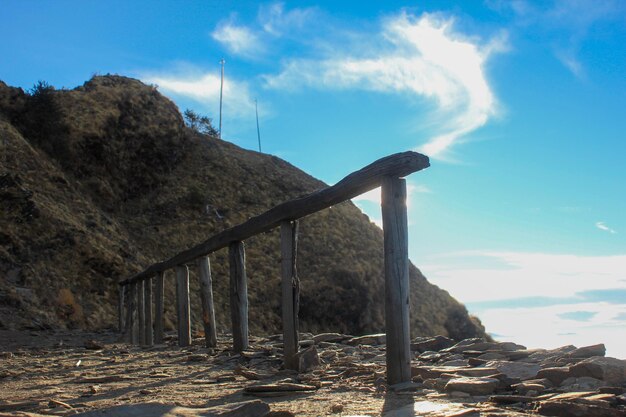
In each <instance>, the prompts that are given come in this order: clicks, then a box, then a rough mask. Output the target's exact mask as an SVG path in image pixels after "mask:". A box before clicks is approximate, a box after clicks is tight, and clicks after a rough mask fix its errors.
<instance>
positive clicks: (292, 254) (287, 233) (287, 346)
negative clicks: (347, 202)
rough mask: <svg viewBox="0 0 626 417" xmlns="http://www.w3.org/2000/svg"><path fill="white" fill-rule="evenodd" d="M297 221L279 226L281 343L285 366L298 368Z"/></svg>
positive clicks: (298, 293) (298, 285)
mask: <svg viewBox="0 0 626 417" xmlns="http://www.w3.org/2000/svg"><path fill="white" fill-rule="evenodd" d="M297 250H298V222H297V221H293V222H289V221H285V222H283V223H282V224H281V227H280V255H281V277H282V282H281V287H282V313H283V345H284V349H283V351H284V355H285V368H286V369H294V370H298V363H299V361H298V356H297V353H298V309H299V307H300V280H299V279H298V274H297V269H296V265H297V264H296V258H297V256H296V255H297Z"/></svg>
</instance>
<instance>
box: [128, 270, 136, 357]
mask: <svg viewBox="0 0 626 417" xmlns="http://www.w3.org/2000/svg"><path fill="white" fill-rule="evenodd" d="M127 306H128V310H127V316H128V319H127V320H128V321H127V326H128V342H129V343H130V344H131V345H135V344H137V339H138V338H137V321H136V320H135V314H136V310H137V283H136V282H133V283H131V284H130V286H129V287H128V304H127Z"/></svg>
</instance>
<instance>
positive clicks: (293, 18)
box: [258, 3, 316, 36]
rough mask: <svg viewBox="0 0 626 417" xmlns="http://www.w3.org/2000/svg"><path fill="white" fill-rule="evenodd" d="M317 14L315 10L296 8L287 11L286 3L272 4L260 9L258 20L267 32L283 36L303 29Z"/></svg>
mask: <svg viewBox="0 0 626 417" xmlns="http://www.w3.org/2000/svg"><path fill="white" fill-rule="evenodd" d="M315 14H316V9H314V8H304V9H303V8H295V9H291V10H288V11H286V10H285V5H284V3H272V4H270V5H263V6H261V7H260V8H259V17H258V20H259V23H260V24H261V25H262V27H263V30H264V31H265V32H267V33H269V34H272V35H274V36H282V35H284V34H288V33H290V32H292V31H294V30H296V31H297V30H300V29H302V28H303V27H304V26H305V24H306V23H307V22H309V21H310V19H311V18H313V16H314V15H315Z"/></svg>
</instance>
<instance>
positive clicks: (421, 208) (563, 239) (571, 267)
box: [0, 0, 626, 358]
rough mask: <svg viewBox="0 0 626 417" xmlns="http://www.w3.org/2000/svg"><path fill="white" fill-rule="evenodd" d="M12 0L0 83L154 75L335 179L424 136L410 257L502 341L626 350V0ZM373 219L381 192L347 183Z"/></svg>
mask: <svg viewBox="0 0 626 417" xmlns="http://www.w3.org/2000/svg"><path fill="white" fill-rule="evenodd" d="M377 3H383V2H356V1H354V2H351V1H341V2H330V1H328V2H325V1H318V2H312V1H311V2H304V1H303V2H285V3H279V2H262V3H258V2H245V1H243V2H241V1H240V2H226V1H223V2H217V1H188V2H174V1H172V2H165V1H163V2H153V1H133V2H127V1H107V2H95V1H91V2H85V1H63V0H61V1H11V0H5V1H4V2H3V4H2V12H0V37H1V39H3V42H2V43H0V56H1V57H2V59H1V60H0V79H2V80H3V81H5V82H7V83H8V84H10V85H16V86H21V87H23V88H25V89H28V88H30V87H32V86H33V84H35V83H36V82H37V81H38V80H45V81H47V82H49V83H50V84H52V85H54V86H56V87H58V88H60V87H67V88H73V87H76V86H78V85H80V84H82V83H83V82H84V81H86V80H87V79H89V78H90V77H91V76H92V75H94V74H106V73H117V74H123V75H128V76H132V77H136V78H139V79H141V80H143V81H145V82H147V83H153V84H156V85H158V86H159V89H160V91H161V92H162V93H164V94H165V95H167V96H169V97H171V98H172V99H174V100H175V101H176V102H177V104H178V105H179V106H180V107H181V109H185V108H192V109H194V110H196V111H198V112H200V113H202V114H207V115H209V116H210V117H212V118H213V119H214V122H215V123H217V119H218V101H219V71H220V67H219V60H220V59H221V58H224V59H225V60H226V64H225V73H226V82H225V91H224V114H223V137H224V138H225V139H227V140H230V141H232V142H234V143H236V144H238V145H240V146H242V147H244V148H248V149H253V150H255V149H257V136H256V122H255V113H254V110H255V107H254V101H255V100H257V101H258V105H259V114H260V129H261V137H262V143H263V151H264V152H266V153H271V154H274V155H277V156H280V157H282V158H284V159H286V160H288V161H289V162H291V163H293V164H294V165H296V166H298V167H300V168H302V169H304V170H306V171H307V172H309V173H311V174H312V175H314V176H316V177H318V178H320V179H322V180H324V181H326V182H328V183H334V182H336V181H338V180H339V179H341V178H342V177H343V176H345V175H346V174H348V173H349V172H351V171H354V170H356V169H359V168H361V167H362V166H364V165H366V164H368V163H370V162H372V161H373V160H375V159H378V158H380V157H382V156H385V155H388V154H391V153H394V152H399V151H405V150H411V149H412V150H417V151H421V152H423V153H426V154H428V155H429V156H430V157H431V165H432V166H431V168H429V169H428V170H426V171H423V172H420V173H417V174H414V175H412V176H410V177H409V178H408V184H409V202H408V203H409V222H410V232H409V233H410V236H409V240H410V256H411V259H412V260H413V261H414V263H415V264H416V265H418V266H419V267H420V268H421V269H422V271H423V272H424V274H425V275H426V276H427V277H428V278H429V279H430V280H431V281H432V282H434V283H436V284H437V285H439V286H441V287H442V288H444V289H446V290H448V291H449V292H450V293H451V294H452V295H454V296H455V297H456V298H458V299H459V300H461V301H462V302H464V303H466V305H467V306H468V308H469V309H470V311H472V312H474V313H476V314H477V315H478V316H479V317H481V319H482V320H483V322H484V323H485V325H486V326H487V328H488V330H489V331H491V332H493V333H495V334H497V335H498V336H499V337H500V338H502V339H505V340H515V341H517V342H520V343H523V344H527V345H529V346H534V347H539V346H544V347H553V346H557V345H563V344H567V343H572V344H576V345H584V344H593V343H599V342H605V343H606V344H607V348H608V353H609V354H612V355H614V356H618V357H622V358H626V337H625V336H626V217H625V216H624V213H626V196H625V193H624V189H625V187H624V180H625V179H626V164H625V163H624V155H626V137H625V135H626V134H625V132H626V3H625V2H623V1H619V0H615V1H611V0H596V1H592V0H553V1H536V2H535V1H523V0H517V1H516V0H513V1H500V0H485V1H463V2H458V4H457V3H456V2H451V1H419V2H403V1H387V2H384V4H377ZM355 202H356V203H357V205H359V207H361V208H362V210H364V211H365V212H366V213H367V214H368V215H369V216H370V217H371V219H372V220H373V221H374V222H379V219H380V213H379V212H380V210H379V196H378V193H377V192H376V191H374V192H370V193H367V194H366V195H364V196H362V197H361V198H359V199H355Z"/></svg>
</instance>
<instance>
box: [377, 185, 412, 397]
mask: <svg viewBox="0 0 626 417" xmlns="http://www.w3.org/2000/svg"><path fill="white" fill-rule="evenodd" d="M382 217H383V234H384V254H385V328H386V333H387V383H388V384H389V385H393V384H398V383H400V382H408V381H410V380H411V346H410V344H411V338H410V329H409V250H408V226H407V212H406V180H403V179H399V178H394V177H386V178H384V179H383V182H382Z"/></svg>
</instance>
